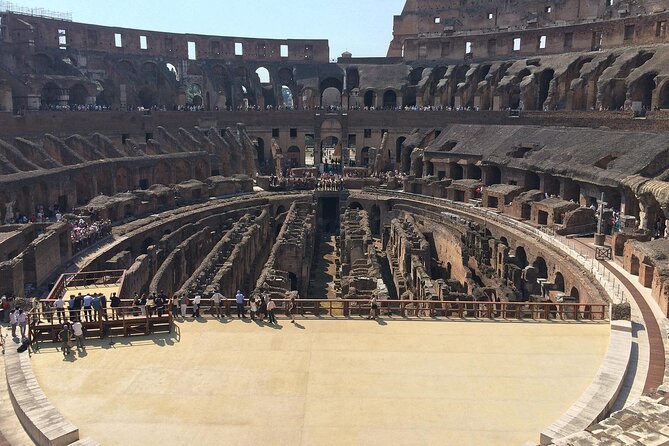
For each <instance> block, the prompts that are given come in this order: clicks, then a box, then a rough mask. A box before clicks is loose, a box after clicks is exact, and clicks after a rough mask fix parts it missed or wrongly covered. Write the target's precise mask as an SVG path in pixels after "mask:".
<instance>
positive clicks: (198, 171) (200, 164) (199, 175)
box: [194, 159, 211, 180]
mask: <svg viewBox="0 0 669 446" xmlns="http://www.w3.org/2000/svg"><path fill="white" fill-rule="evenodd" d="M194 169H195V178H196V179H198V180H203V179H205V178H207V177H209V176H210V175H209V174H210V173H211V172H210V171H209V166H208V165H207V162H206V161H205V160H203V159H199V160H197V161H195V166H194Z"/></svg>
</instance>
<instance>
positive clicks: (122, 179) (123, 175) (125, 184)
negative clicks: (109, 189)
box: [116, 167, 133, 192]
mask: <svg viewBox="0 0 669 446" xmlns="http://www.w3.org/2000/svg"><path fill="white" fill-rule="evenodd" d="M131 183H132V178H131V176H130V172H129V171H128V169H126V168H125V167H120V168H119V169H118V170H117V171H116V192H127V191H130V190H132V187H133V185H132V184H131Z"/></svg>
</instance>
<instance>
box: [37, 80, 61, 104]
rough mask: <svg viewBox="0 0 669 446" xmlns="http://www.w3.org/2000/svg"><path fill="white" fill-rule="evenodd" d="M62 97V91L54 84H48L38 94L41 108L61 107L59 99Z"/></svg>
mask: <svg viewBox="0 0 669 446" xmlns="http://www.w3.org/2000/svg"><path fill="white" fill-rule="evenodd" d="M62 96H63V89H62V88H60V87H59V86H58V84H56V83H54V82H48V83H47V84H45V85H44V87H42V91H41V93H40V101H41V103H42V106H46V107H55V106H58V105H61V97H62Z"/></svg>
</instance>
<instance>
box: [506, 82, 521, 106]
mask: <svg viewBox="0 0 669 446" xmlns="http://www.w3.org/2000/svg"><path fill="white" fill-rule="evenodd" d="M509 108H510V109H511V110H518V109H519V108H520V88H518V87H513V88H511V90H510V91H509Z"/></svg>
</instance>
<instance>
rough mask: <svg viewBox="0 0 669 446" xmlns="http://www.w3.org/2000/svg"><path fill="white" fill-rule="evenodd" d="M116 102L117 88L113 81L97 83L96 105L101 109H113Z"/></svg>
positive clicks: (107, 80)
mask: <svg viewBox="0 0 669 446" xmlns="http://www.w3.org/2000/svg"><path fill="white" fill-rule="evenodd" d="M115 100H116V87H115V85H114V82H113V81H112V80H111V79H106V80H105V81H104V82H98V83H97V93H96V96H95V104H96V105H99V106H101V107H111V106H112V105H113V104H114V102H115Z"/></svg>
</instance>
